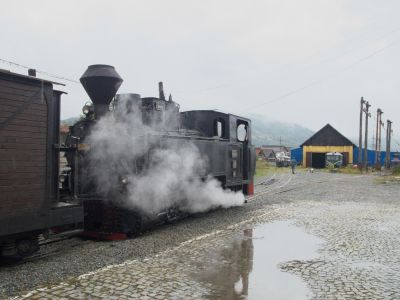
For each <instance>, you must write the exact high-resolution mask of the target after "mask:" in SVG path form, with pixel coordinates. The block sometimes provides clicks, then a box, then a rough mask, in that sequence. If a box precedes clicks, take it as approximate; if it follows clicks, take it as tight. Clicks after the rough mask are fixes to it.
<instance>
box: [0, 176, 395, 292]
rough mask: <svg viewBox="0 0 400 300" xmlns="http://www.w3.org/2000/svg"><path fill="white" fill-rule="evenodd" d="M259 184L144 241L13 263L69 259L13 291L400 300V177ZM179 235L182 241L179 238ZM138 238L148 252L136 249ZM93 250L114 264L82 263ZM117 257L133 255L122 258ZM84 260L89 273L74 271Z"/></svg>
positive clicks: (45, 265) (278, 179)
mask: <svg viewBox="0 0 400 300" xmlns="http://www.w3.org/2000/svg"><path fill="white" fill-rule="evenodd" d="M260 183H263V184H260V185H258V186H257V189H256V191H257V193H258V196H257V197H254V198H252V199H250V201H249V203H248V204H246V205H245V206H244V207H240V208H234V209H230V210H223V211H218V212H213V213H210V214H207V215H202V216H198V217H196V218H191V219H188V220H185V221H183V222H179V223H177V224H175V225H173V226H169V227H168V226H167V227H163V228H161V229H160V230H156V231H155V232H153V233H150V234H149V235H145V236H143V237H142V238H140V239H138V240H136V241H135V240H130V241H126V242H121V243H112V244H110V243H109V244H103V243H100V244H97V245H96V246H97V247H100V250H101V249H102V250H103V251H98V252H95V250H94V248H92V243H90V242H89V243H86V242H85V244H84V245H82V247H80V248H81V249H79V250H75V249H72V248H71V249H69V250H68V253H65V254H64V253H61V254H60V255H59V256H58V257H57V259H46V260H45V261H43V262H35V263H32V264H27V265H24V266H16V267H15V268H8V269H7V270H8V271H9V277H11V278H14V280H21V281H23V280H24V279H23V278H22V275H20V274H23V275H25V276H26V275H27V274H29V272H28V270H35V267H37V270H38V271H37V273H36V274H37V276H35V273H33V274H32V275H33V276H32V275H31V276H32V280H37V278H36V279H35V278H34V277H38V276H39V277H40V276H43V278H45V277H44V275H42V274H43V273H42V271H43V272H45V271H48V270H51V266H52V265H53V264H55V263H56V262H57V261H63V256H64V257H65V258H64V259H65V260H68V259H69V264H66V265H63V269H64V268H65V270H63V271H62V272H61V273H60V274H62V275H61V276H59V280H58V283H57V280H56V279H55V278H52V277H51V276H50V278H51V279H52V280H50V281H48V282H43V281H44V280H42V282H41V283H39V284H37V285H36V286H38V287H41V288H31V289H30V290H31V292H29V293H26V292H22V291H20V292H14V294H17V295H18V294H20V295H25V297H26V298H31V299H35V298H36V299H42V298H49V299H55V298H63V297H64V298H74V299H85V298H91V299H97V298H106V299H113V298H114V299H135V298H137V299H400V234H399V232H400V193H399V192H400V185H399V184H378V183H376V180H375V178H374V177H373V176H358V175H341V174H329V173H318V172H317V173H313V174H310V173H305V172H302V173H299V174H295V175H292V174H288V173H282V174H276V175H272V176H270V177H268V178H265V179H263V180H261V181H260ZM195 228H196V230H197V231H195ZM189 233H190V234H189ZM175 234H178V235H179V237H180V238H182V239H181V240H179V239H176V240H175ZM155 237H156V239H154V238H155ZM177 241H179V242H177ZM157 243H163V244H162V246H160V245H158V244H157ZM164 244H165V245H164ZM107 245H108V246H109V245H113V246H112V247H111V250H109V249H108V247H107V250H106V248H105V247H106V246H107ZM135 245H136V248H137V247H145V248H144V249H147V253H143V254H141V255H139V254H137V253H136V252H135V251H137V249H135ZM146 247H147V248H146ZM82 249H83V250H86V251H85V252H83V251H82ZM121 249H123V250H124V253H123V255H122V254H120V252H121ZM154 249H158V250H157V251H154ZM79 251H82V252H79ZM145 252H146V251H145ZM77 254H80V255H79V256H75V259H74V258H73V257H74V255H77ZM94 254H96V255H97V257H96V259H101V260H102V261H105V260H107V259H108V260H109V261H111V262H112V261H114V262H116V263H111V264H110V263H104V264H103V265H101V264H100V266H101V268H97V269H96V268H93V267H90V268H89V267H88V266H86V265H82V263H81V259H82V257H83V258H84V259H86V260H88V257H90V255H92V257H93V255H94ZM85 255H88V256H85ZM110 255H114V256H113V258H112V259H111V258H109V257H108V256H110ZM117 255H120V256H121V257H125V258H126V259H122V258H121V260H122V262H121V263H118V260H117V259H116V256H117ZM113 259H114V260H113ZM75 260H76V261H75ZM77 264H78V265H79V264H80V266H81V268H80V270H81V271H80V272H81V273H79V271H70V270H69V269H68V266H69V267H70V268H71V269H73V270H74V268H75V266H76V265H77ZM87 265H90V262H89V260H88V263H87ZM85 270H88V271H91V272H88V271H86V272H85ZM5 272H6V271H4V269H3V270H0V287H1V288H3V291H6V289H7V288H8V287H12V286H13V283H9V284H4V283H3V281H1V280H2V279H3V278H6V276H5V275H6V273H5ZM77 273H78V274H77ZM46 274H47V273H46ZM66 274H72V275H69V276H67V275H66ZM28 276H29V275H28ZM49 282H50V283H51V284H49ZM14 284H15V282H14ZM14 291H15V290H14ZM3 295H4V293H3Z"/></svg>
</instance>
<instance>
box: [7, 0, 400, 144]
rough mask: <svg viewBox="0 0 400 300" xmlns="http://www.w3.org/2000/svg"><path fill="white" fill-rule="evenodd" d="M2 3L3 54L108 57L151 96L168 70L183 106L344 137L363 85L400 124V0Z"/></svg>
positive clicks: (32, 63)
mask: <svg viewBox="0 0 400 300" xmlns="http://www.w3.org/2000/svg"><path fill="white" fill-rule="evenodd" d="M2 4H3V5H2V9H1V10H0V34H1V35H0V36H1V44H0V45H1V47H0V59H5V60H9V61H13V62H17V63H19V64H22V65H25V66H29V67H32V68H36V69H38V70H43V71H46V72H49V73H53V74H56V75H60V76H64V77H67V78H71V79H74V80H79V77H80V76H81V75H82V73H83V72H84V71H85V69H86V67H87V66H88V65H90V64H98V63H101V64H111V65H114V66H115V67H116V69H117V71H118V72H119V74H120V75H121V76H122V78H123V79H124V83H123V85H122V86H121V88H120V92H134V93H140V94H141V95H142V96H156V95H157V94H158V91H157V82H158V81H160V80H162V81H164V86H165V90H166V92H167V93H169V92H171V93H172V95H173V98H174V100H175V101H177V102H178V103H180V104H181V108H182V110H189V109H218V110H220V111H223V112H230V113H235V114H239V115H243V114H250V113H257V114H259V115H264V116H266V117H268V118H273V119H276V120H280V121H288V122H294V123H298V124H301V125H303V126H305V127H308V128H310V129H312V130H318V129H320V128H321V127H322V126H324V125H325V124H326V123H331V124H332V125H333V126H334V127H336V128H337V129H338V130H339V131H341V132H342V133H343V134H345V135H347V136H349V137H353V136H357V134H358V117H359V100H360V97H361V96H364V97H365V98H366V99H367V100H369V101H370V103H371V104H372V107H371V109H372V111H373V112H375V111H376V109H377V108H378V107H380V108H382V110H383V111H384V120H386V119H387V118H390V119H392V120H393V121H394V125H393V128H394V130H395V131H397V132H400V126H399V125H400V118H398V116H399V112H400V101H399V99H400V85H399V84H398V81H399V78H400V74H399V73H400V56H399V50H400V21H399V18H398V14H399V11H400V1H398V0H397V1H396V0H385V1H376V0H374V1H372V0H343V1H342V0H290V1H289V0H263V1H234V0H226V1H217V0H212V1H204V0H203V1H198V0H197V1H190V0H181V1H166V0H160V1H152V0H146V1H117V0H114V1H99V0H96V1H94V0H93V1H87V0H86V1H71V0H69V1H54V0H53V1H16V0H13V1H3V2H2ZM0 68H3V69H9V70H12V71H16V72H19V73H26V70H24V69H23V68H20V67H16V66H10V65H8V64H6V63H3V62H0ZM38 76H40V77H43V78H49V77H47V76H44V75H43V74H38ZM53 80H55V81H57V79H53ZM58 81H61V82H64V81H62V80H58ZM64 83H66V84H67V86H66V87H63V88H62V89H63V90H65V91H66V92H68V93H69V94H68V96H65V97H64V98H63V106H62V117H63V118H66V117H71V116H77V115H79V114H80V112H81V108H82V106H83V104H84V102H85V101H86V100H87V99H88V97H87V96H86V94H85V92H84V90H83V88H82V87H81V86H80V85H79V84H77V83H73V82H64ZM373 122H374V120H373V119H371V123H373ZM371 130H372V127H371Z"/></svg>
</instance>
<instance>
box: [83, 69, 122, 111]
mask: <svg viewBox="0 0 400 300" xmlns="http://www.w3.org/2000/svg"><path fill="white" fill-rule="evenodd" d="M80 81H81V83H82V85H83V87H84V88H85V91H86V93H87V94H88V95H89V97H90V99H91V100H92V102H93V105H94V115H95V118H96V119H98V118H99V117H101V116H103V115H104V114H106V113H107V112H108V111H109V105H110V102H111V100H112V99H113V98H114V96H115V94H116V93H117V91H118V89H119V87H120V86H121V83H122V81H123V80H122V78H121V77H120V76H119V74H118V73H117V71H115V69H114V67H113V66H108V65H91V66H89V67H88V68H87V70H86V71H85V73H83V75H82V77H81V79H80Z"/></svg>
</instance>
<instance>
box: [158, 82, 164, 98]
mask: <svg viewBox="0 0 400 300" xmlns="http://www.w3.org/2000/svg"><path fill="white" fill-rule="evenodd" d="M158 91H159V93H160V97H159V98H160V99H161V100H165V95H164V86H163V83H162V81H160V82H159V83H158Z"/></svg>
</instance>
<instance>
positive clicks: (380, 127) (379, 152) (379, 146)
mask: <svg viewBox="0 0 400 300" xmlns="http://www.w3.org/2000/svg"><path fill="white" fill-rule="evenodd" d="M382 114H383V112H381V115H380V116H379V139H378V170H380V169H381V168H382V161H381V146H382V144H381V141H382V127H384V126H385V123H383V122H382Z"/></svg>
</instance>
